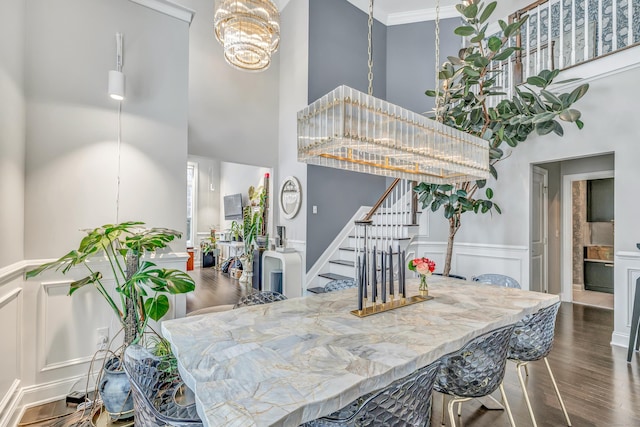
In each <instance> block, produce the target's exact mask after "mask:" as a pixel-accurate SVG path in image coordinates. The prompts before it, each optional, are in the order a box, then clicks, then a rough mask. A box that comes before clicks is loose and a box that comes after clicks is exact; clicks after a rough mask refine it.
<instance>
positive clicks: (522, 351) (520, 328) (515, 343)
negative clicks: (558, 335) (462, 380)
mask: <svg viewBox="0 0 640 427" xmlns="http://www.w3.org/2000/svg"><path fill="white" fill-rule="evenodd" d="M559 307H560V303H559V302H558V303H556V304H554V305H552V306H550V307H547V308H543V309H542V310H540V311H538V312H537V313H534V314H531V315H529V316H526V317H525V318H524V319H522V320H521V321H520V322H518V323H516V326H515V329H514V331H513V334H512V335H511V339H510V343H509V353H508V354H507V358H508V359H509V360H513V361H514V362H516V369H517V370H518V379H519V380H520V386H521V387H522V392H523V393H524V398H525V402H526V403H527V408H528V409H529V416H530V417H531V421H532V422H533V425H534V426H536V425H537V423H536V418H535V416H534V415H533V409H532V408H531V402H530V401H529V394H528V393H527V388H526V385H525V383H524V378H523V376H522V370H521V369H520V368H522V367H523V366H524V367H525V368H526V366H527V363H529V362H534V361H536V360H540V359H544V363H545V365H547V370H548V371H549V376H550V377H551V383H552V384H553V388H554V390H555V392H556V396H557V397H558V401H559V402H560V407H561V408H562V412H563V413H564V418H565V420H566V421H567V425H568V426H570V425H571V420H570V419H569V414H567V408H565V406H564V402H563V401H562V397H561V396H560V390H559V389H558V384H557V383H556V379H555V378H554V376H553V372H552V371H551V366H550V365H549V361H548V360H547V355H548V354H549V352H550V351H551V347H552V346H553V335H554V333H555V325H556V316H557V314H558V308H559Z"/></svg>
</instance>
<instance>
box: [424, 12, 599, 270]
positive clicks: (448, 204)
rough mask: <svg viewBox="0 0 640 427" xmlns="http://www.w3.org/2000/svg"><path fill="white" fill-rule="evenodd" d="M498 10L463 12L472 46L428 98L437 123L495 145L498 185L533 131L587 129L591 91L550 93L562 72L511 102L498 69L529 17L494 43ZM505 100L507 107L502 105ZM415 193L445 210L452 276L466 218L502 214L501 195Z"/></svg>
mask: <svg viewBox="0 0 640 427" xmlns="http://www.w3.org/2000/svg"><path fill="white" fill-rule="evenodd" d="M496 3H497V2H495V1H494V2H491V3H488V4H486V5H484V4H483V3H482V2H480V1H479V0H472V1H467V2H465V3H464V4H460V5H457V6H456V8H457V10H458V11H459V12H460V14H461V15H462V20H463V25H461V26H459V27H457V28H456V29H455V30H454V33H455V34H456V35H459V36H462V37H466V38H467V40H468V41H469V46H468V47H466V48H465V49H462V50H461V51H460V53H459V55H458V56H457V57H454V56H449V57H448V60H447V62H445V63H444V64H443V65H442V67H441V68H440V69H439V72H438V80H439V86H440V87H439V89H437V90H428V91H427V92H426V95H427V96H432V97H435V98H436V107H435V109H434V114H433V118H435V119H436V120H439V121H441V122H442V123H444V124H446V125H448V126H451V127H453V128H456V129H459V130H461V131H463V132H467V133H470V134H473V135H477V136H479V137H481V138H484V139H486V140H488V141H489V147H490V151H489V159H490V160H489V163H490V166H489V168H490V173H491V176H492V177H493V179H494V180H497V179H498V170H497V169H496V164H497V163H499V162H500V161H503V160H505V159H506V158H508V157H509V153H506V152H505V148H507V147H509V148H508V149H510V150H512V149H514V148H515V147H517V146H518V145H519V144H520V143H522V142H524V141H525V140H526V139H527V138H528V137H529V136H530V135H531V134H532V133H534V132H535V133H536V134H537V135H547V134H550V133H552V132H553V133H555V134H556V135H559V136H562V135H563V134H564V131H563V128H562V125H561V123H560V122H561V121H564V122H571V123H575V124H576V125H577V127H578V128H579V129H582V127H583V123H582V121H580V111H578V110H576V109H573V108H572V106H573V104H574V103H575V102H576V101H578V100H579V99H580V98H582V96H584V94H585V93H586V92H587V90H588V89H589V85H588V84H581V85H579V86H578V87H576V88H575V89H574V90H572V91H571V92H568V93H556V92H555V91H553V90H552V89H551V86H552V84H554V79H555V78H556V77H557V76H558V74H559V70H553V71H550V70H543V71H541V72H540V73H539V74H538V75H535V76H531V77H529V78H527V80H526V82H525V83H523V84H520V85H518V86H516V87H515V88H514V95H513V96H512V97H511V99H508V98H506V94H505V93H504V92H503V91H502V88H499V87H497V81H499V77H500V74H501V73H502V72H503V71H501V69H500V68H499V67H496V66H495V65H496V64H497V63H500V62H503V61H510V58H512V56H513V55H516V54H517V53H518V50H519V49H518V48H517V47H513V46H510V45H509V44H510V43H509V40H510V39H512V38H515V36H516V35H517V34H518V33H519V31H520V27H521V26H522V24H524V22H525V21H526V19H527V17H526V16H524V17H522V18H521V19H520V20H518V21H514V22H512V23H506V22H504V21H502V20H500V21H498V23H499V25H500V32H499V33H498V34H496V35H489V36H488V35H487V34H486V32H487V28H488V23H487V22H488V21H489V18H490V17H491V14H492V13H493V11H494V10H495V8H496ZM567 82H568V81H567V80H565V81H564V82H558V83H567ZM556 84H557V83H556ZM498 97H500V98H498ZM501 98H503V99H501ZM498 99H501V100H500V101H499V102H498V101H497V100H498ZM492 105H495V106H492ZM505 144H506V145H505ZM414 190H415V191H416V193H417V195H418V200H419V202H420V203H421V204H422V208H423V209H426V208H430V209H431V211H433V212H436V211H438V210H442V212H443V214H444V217H445V218H446V219H447V221H448V222H449V237H448V240H447V253H446V256H445V263H444V267H443V274H444V275H447V276H448V275H449V272H450V270H451V257H452V254H453V243H454V239H455V236H456V233H457V232H458V230H459V229H460V226H461V225H462V222H461V217H462V214H465V213H474V214H486V213H492V212H496V213H498V214H499V213H501V209H500V206H499V205H498V204H497V203H496V202H495V195H494V190H493V189H492V188H491V187H489V186H487V181H486V180H479V181H473V182H463V183H458V184H453V185H448V184H447V185H438V184H429V183H424V182H423V183H420V184H418V185H417V186H416V187H415V189H414Z"/></svg>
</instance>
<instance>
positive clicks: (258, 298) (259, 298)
mask: <svg viewBox="0 0 640 427" xmlns="http://www.w3.org/2000/svg"><path fill="white" fill-rule="evenodd" d="M286 299H287V297H285V296H284V295H282V294H281V293H279V292H274V291H260V292H254V293H251V294H249V295H246V296H243V297H242V298H240V300H238V302H237V303H236V305H234V306H233V308H240V307H248V306H250V305H260V304H269V303H272V302H276V301H284V300H286Z"/></svg>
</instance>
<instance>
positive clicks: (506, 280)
mask: <svg viewBox="0 0 640 427" xmlns="http://www.w3.org/2000/svg"><path fill="white" fill-rule="evenodd" d="M472 280H473V281H474V282H480V283H488V284H490V285H496V286H503V287H505V288H514V289H522V287H521V286H520V283H518V281H517V280H516V279H514V278H513V277H509V276H505V275H504V274H493V273H488V274H481V275H479V276H475V277H474V278H473V279H472Z"/></svg>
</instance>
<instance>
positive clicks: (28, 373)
mask: <svg viewBox="0 0 640 427" xmlns="http://www.w3.org/2000/svg"><path fill="white" fill-rule="evenodd" d="M187 258H188V255H187V254H186V253H178V254H176V253H163V254H157V255H154V256H150V257H145V260H149V261H151V262H154V263H155V264H156V265H158V266H159V267H164V268H175V269H180V270H185V269H186V260H187ZM47 261H50V260H33V261H21V262H19V263H16V264H14V265H12V266H9V267H3V268H0V325H2V328H1V329H0V343H2V344H1V351H2V356H1V357H0V361H1V363H0V427H9V426H15V425H16V424H17V421H18V420H19V418H20V415H21V414H22V412H23V411H24V409H25V407H28V406H33V405H37V404H41V403H44V402H48V401H51V400H55V399H59V398H62V397H64V396H65V395H66V394H67V393H69V391H71V389H72V388H73V389H75V390H80V389H83V388H84V384H85V381H86V378H87V374H88V373H89V367H90V363H91V360H92V358H93V356H94V353H95V352H96V350H97V342H98V331H97V329H98V328H108V330H109V337H112V338H113V337H114V335H115V333H116V332H117V331H118V330H119V329H120V323H119V322H118V320H117V318H116V317H115V315H114V314H113V312H112V311H111V309H110V307H109V306H108V305H107V304H106V303H105V301H104V300H103V298H102V296H100V294H99V293H98V291H97V290H96V289H95V288H94V287H93V286H86V287H85V288H82V289H80V290H78V291H76V292H75V293H74V295H73V296H72V297H69V296H68V295H67V293H68V290H69V284H70V283H71V282H72V281H74V280H78V279H81V278H83V277H85V276H86V275H87V270H85V269H84V268H74V269H71V270H70V271H69V272H68V273H67V274H66V275H62V274H61V273H60V272H55V271H47V272H45V273H43V274H42V275H40V276H38V277H37V278H33V279H29V280H25V279H24V273H25V271H27V270H28V269H30V268H32V267H34V266H37V265H40V264H42V263H43V262H47ZM91 263H92V269H93V270H94V271H100V272H102V273H103V275H104V279H103V284H104V285H105V286H106V287H107V288H108V291H109V292H111V293H112V297H114V299H116V300H119V298H118V296H117V294H115V290H114V286H113V285H114V282H113V278H112V276H111V274H110V267H109V265H108V263H107V262H106V260H104V259H100V258H96V259H94V260H91ZM169 298H170V301H171V310H170V312H169V313H168V314H167V316H166V318H175V317H183V316H185V314H186V296H185V295H172V296H170V297H169ZM150 323H152V325H151V326H152V327H153V328H154V329H155V330H157V331H160V327H159V325H158V324H157V323H156V322H150ZM100 357H101V354H98V359H100ZM99 365H100V364H99V363H97V364H96V366H99ZM90 386H93V380H90Z"/></svg>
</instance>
